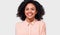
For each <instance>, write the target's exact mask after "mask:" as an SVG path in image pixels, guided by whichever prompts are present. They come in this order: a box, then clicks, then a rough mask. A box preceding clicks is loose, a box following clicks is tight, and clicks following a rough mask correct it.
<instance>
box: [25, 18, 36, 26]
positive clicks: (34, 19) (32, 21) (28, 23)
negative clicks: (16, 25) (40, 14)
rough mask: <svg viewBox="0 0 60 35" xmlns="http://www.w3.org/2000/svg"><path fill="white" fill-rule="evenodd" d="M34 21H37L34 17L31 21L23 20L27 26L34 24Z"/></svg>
mask: <svg viewBox="0 0 60 35" xmlns="http://www.w3.org/2000/svg"><path fill="white" fill-rule="evenodd" d="M36 21H37V20H36V19H34V21H32V22H31V23H28V22H27V21H26V20H25V24H26V25H28V26H29V25H34V24H35V22H36Z"/></svg>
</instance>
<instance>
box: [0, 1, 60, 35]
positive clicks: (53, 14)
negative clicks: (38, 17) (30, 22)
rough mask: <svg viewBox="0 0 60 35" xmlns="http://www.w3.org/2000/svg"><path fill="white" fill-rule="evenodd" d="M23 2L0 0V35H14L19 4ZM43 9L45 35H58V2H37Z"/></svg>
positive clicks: (59, 8) (59, 6)
mask: <svg viewBox="0 0 60 35" xmlns="http://www.w3.org/2000/svg"><path fill="white" fill-rule="evenodd" d="M22 1H23V0H0V35H15V24H16V22H18V21H21V20H20V19H19V18H18V17H16V13H17V9H18V6H19V4H20V3H21V2H22ZM37 1H38V2H39V3H41V4H42V5H43V7H44V9H45V15H44V17H43V18H44V22H45V23H46V35H60V4H59V3H60V0H37Z"/></svg>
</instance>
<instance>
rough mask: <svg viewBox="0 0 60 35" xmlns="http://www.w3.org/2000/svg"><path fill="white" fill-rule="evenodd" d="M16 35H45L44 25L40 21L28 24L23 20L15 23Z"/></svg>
mask: <svg viewBox="0 0 60 35" xmlns="http://www.w3.org/2000/svg"><path fill="white" fill-rule="evenodd" d="M15 32H16V35H46V26H45V23H44V22H43V21H42V20H41V21H33V22H31V23H30V24H29V23H28V22H27V21H26V20H25V21H23V22H18V23H16V30H15Z"/></svg>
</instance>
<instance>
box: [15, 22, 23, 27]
mask: <svg viewBox="0 0 60 35" xmlns="http://www.w3.org/2000/svg"><path fill="white" fill-rule="evenodd" d="M22 24H23V21H22V22H16V24H15V26H21V25H22Z"/></svg>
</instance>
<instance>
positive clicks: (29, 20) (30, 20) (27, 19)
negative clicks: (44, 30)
mask: <svg viewBox="0 0 60 35" xmlns="http://www.w3.org/2000/svg"><path fill="white" fill-rule="evenodd" d="M34 20H35V18H32V19H29V18H26V21H27V22H28V23H31V22H33V21H34Z"/></svg>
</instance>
